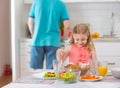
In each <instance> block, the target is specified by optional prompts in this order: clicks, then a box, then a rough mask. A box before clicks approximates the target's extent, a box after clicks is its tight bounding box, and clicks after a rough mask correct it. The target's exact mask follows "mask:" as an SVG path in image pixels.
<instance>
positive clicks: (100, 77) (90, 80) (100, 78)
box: [80, 76, 103, 82]
mask: <svg viewBox="0 0 120 88" xmlns="http://www.w3.org/2000/svg"><path fill="white" fill-rule="evenodd" d="M98 77H99V79H81V78H80V80H81V81H89V82H93V81H100V80H102V79H103V77H102V76H98Z"/></svg>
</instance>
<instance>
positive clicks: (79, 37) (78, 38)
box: [73, 34, 88, 47]
mask: <svg viewBox="0 0 120 88" xmlns="http://www.w3.org/2000/svg"><path fill="white" fill-rule="evenodd" d="M73 38H74V44H76V45H77V46H79V47H81V46H84V45H85V44H86V43H87V39H88V36H87V35H86V34H73Z"/></svg>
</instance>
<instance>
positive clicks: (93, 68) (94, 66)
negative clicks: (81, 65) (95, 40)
mask: <svg viewBox="0 0 120 88" xmlns="http://www.w3.org/2000/svg"><path fill="white" fill-rule="evenodd" d="M91 62H92V63H91V71H92V74H95V75H96V74H97V67H98V66H97V56H96V51H95V49H93V50H92V59H91Z"/></svg>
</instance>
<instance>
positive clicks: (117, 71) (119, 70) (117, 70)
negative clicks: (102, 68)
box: [111, 68, 120, 79]
mask: <svg viewBox="0 0 120 88" xmlns="http://www.w3.org/2000/svg"><path fill="white" fill-rule="evenodd" d="M111 73H112V75H113V76H114V77H115V78H118V79H120V68H112V69H111Z"/></svg>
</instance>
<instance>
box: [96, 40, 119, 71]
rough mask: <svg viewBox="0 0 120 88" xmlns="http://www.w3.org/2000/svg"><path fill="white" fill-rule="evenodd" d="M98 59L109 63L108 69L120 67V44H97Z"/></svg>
mask: <svg viewBox="0 0 120 88" xmlns="http://www.w3.org/2000/svg"><path fill="white" fill-rule="evenodd" d="M94 44H95V48H96V53H97V59H98V60H99V61H107V62H108V69H109V71H111V68H114V67H120V42H95V43H94Z"/></svg>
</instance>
